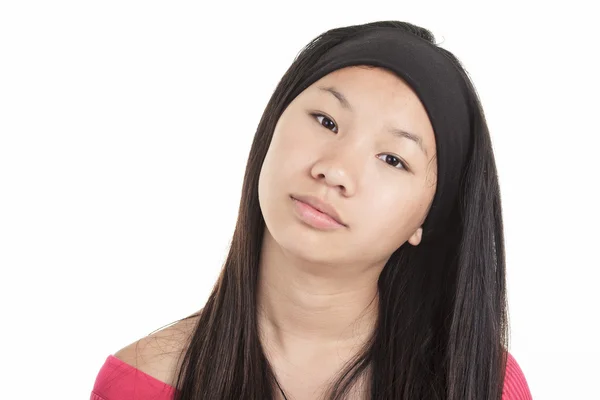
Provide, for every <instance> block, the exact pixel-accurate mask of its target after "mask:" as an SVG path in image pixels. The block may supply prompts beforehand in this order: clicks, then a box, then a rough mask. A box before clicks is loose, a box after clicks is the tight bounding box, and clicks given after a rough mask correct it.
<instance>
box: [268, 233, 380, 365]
mask: <svg viewBox="0 0 600 400" xmlns="http://www.w3.org/2000/svg"><path fill="white" fill-rule="evenodd" d="M381 268H383V265H381V266H365V265H331V264H324V263H315V262H312V261H307V260H303V259H300V258H298V257H295V256H293V255H290V254H289V253H286V252H285V251H284V250H283V249H282V248H281V247H279V245H278V244H277V243H276V242H275V240H274V239H273V238H272V236H271V235H270V233H269V232H268V230H267V229H265V236H264V239H263V247H262V252H261V262H260V275H259V282H258V294H257V296H258V297H257V305H258V323H259V328H260V331H261V334H262V335H263V337H264V338H266V340H267V341H268V342H269V346H275V347H277V348H278V350H279V351H282V352H283V353H286V354H290V355H291V353H293V352H294V348H295V349H296V350H297V351H305V350H306V349H307V348H310V349H313V350H317V349H320V350H325V349H330V348H331V349H334V348H337V349H339V348H346V347H352V348H354V349H355V350H356V346H357V345H359V346H360V345H361V344H363V343H364V342H365V341H366V340H368V339H369V338H370V337H371V335H372V332H373V329H374V326H375V323H376V321H377V315H378V314H377V313H378V295H377V279H378V277H379V273H380V272H381ZM298 349H300V350H298Z"/></svg>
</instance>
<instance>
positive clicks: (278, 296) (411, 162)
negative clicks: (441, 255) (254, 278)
mask: <svg viewBox="0 0 600 400" xmlns="http://www.w3.org/2000/svg"><path fill="white" fill-rule="evenodd" d="M327 88H329V89H333V90H335V91H336V92H337V93H336V94H333V93H332V92H331V91H329V90H326V89H327ZM339 94H341V95H342V96H343V97H344V98H345V100H346V101H347V103H348V104H346V106H344V105H343V103H344V101H340V99H339V98H338V97H339ZM336 95H337V96H336ZM391 127H394V128H397V129H400V130H404V131H408V132H410V133H412V134H413V135H415V136H417V137H418V138H419V141H420V142H421V146H420V145H418V144H417V143H416V142H415V141H413V140H410V139H407V138H405V137H399V135H394V134H392V133H390V131H389V129H390V128H391ZM399 160H402V161H404V162H405V163H406V167H405V166H403V165H402V163H400V162H399ZM436 174H437V163H436V160H435V136H434V132H433V127H432V126H431V123H430V121H429V118H428V117H427V113H426V111H425V108H424V107H423V105H422V104H421V102H420V100H419V99H418V97H417V95H416V94H415V93H414V91H413V90H412V89H411V88H410V87H409V86H408V85H407V84H406V83H405V82H404V81H403V80H401V79H400V78H399V77H397V76H396V75H395V74H393V73H391V72H389V71H387V70H384V69H380V68H367V67H360V66H359V67H349V68H344V69H340V70H337V71H334V72H332V73H330V74H328V75H326V76H324V77H323V78H321V79H320V80H319V81H317V82H315V83H314V84H313V85H311V86H310V87H309V88H307V89H306V90H305V91H304V92H302V93H301V94H300V95H299V96H298V97H297V98H295V99H294V100H293V101H292V103H291V104H290V105H289V106H288V108H287V109H286V110H285V111H284V113H283V114H282V115H281V117H280V119H279V121H278V123H277V126H276V128H275V131H274V136H273V140H272V142H271V144H270V147H269V150H268V153H267V156H266V159H265V162H264V164H263V167H262V170H261V175H260V180H259V188H258V189H259V199H260V206H261V210H262V213H263V216H264V219H265V223H266V229H265V235H264V238H263V247H262V256H261V265H260V279H259V291H258V298H257V299H258V305H259V315H258V323H259V328H260V331H261V340H262V342H263V345H264V347H265V351H266V353H267V357H268V358H269V360H270V362H271V363H272V364H273V367H274V369H275V373H276V376H277V379H278V381H279V383H280V384H281V385H282V387H283V388H284V390H285V391H286V394H288V398H289V397H290V396H291V397H293V398H295V399H315V398H318V396H320V395H322V390H323V389H324V387H325V385H326V383H327V382H328V380H329V379H331V378H333V377H334V375H335V374H336V373H337V372H339V371H340V369H341V368H342V367H343V364H344V363H345V362H347V361H348V360H350V358H351V357H352V356H354V355H355V354H356V353H357V352H358V351H359V350H360V346H362V345H363V344H364V343H365V341H366V340H367V339H368V338H369V336H370V334H371V333H372V330H373V326H374V323H375V320H376V316H377V306H378V303H377V301H378V299H377V279H378V277H379V274H380V272H381V270H382V269H383V267H384V266H385V263H386V261H387V260H388V259H389V257H390V256H391V254H392V253H393V252H394V251H395V250H396V249H397V248H398V247H400V246H401V245H402V244H404V243H405V242H407V241H408V242H409V243H410V245H413V246H417V245H418V244H419V243H420V241H421V239H422V227H421V226H422V224H423V222H424V220H425V217H426V216H427V212H428V211H429V208H430V206H431V202H432V200H433V197H434V194H435V183H436ZM290 195H311V196H315V197H317V198H319V199H321V200H323V201H326V202H327V203H329V204H330V205H332V206H333V207H334V208H335V209H336V210H337V212H338V214H339V215H340V217H341V219H342V221H343V222H344V223H345V225H346V226H344V227H342V228H340V229H335V230H328V231H324V230H319V229H315V228H313V227H311V226H309V225H306V224H305V223H304V222H302V221H301V220H300V218H299V217H298V215H297V214H296V212H295V204H294V201H293V200H292V199H291V198H290ZM360 397H361V395H357V398H360Z"/></svg>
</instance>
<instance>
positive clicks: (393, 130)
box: [319, 86, 429, 157]
mask: <svg viewBox="0 0 600 400" xmlns="http://www.w3.org/2000/svg"><path fill="white" fill-rule="evenodd" d="M319 90H322V91H324V92H327V93H331V94H332V95H333V96H335V98H336V99H338V100H339V102H340V104H341V105H342V107H343V108H345V109H347V110H350V111H352V106H351V105H350V102H349V101H348V99H347V98H346V96H344V95H343V94H342V93H340V92H339V91H338V90H336V89H335V88H334V87H331V86H327V87H324V86H319ZM388 132H390V133H391V134H392V135H394V136H395V137H399V138H404V139H409V140H412V141H413V142H415V143H416V144H417V145H418V146H419V148H420V149H421V151H422V152H423V153H425V155H426V156H428V157H429V154H427V150H426V149H425V146H424V145H423V139H421V137H420V136H419V135H416V134H414V133H410V132H407V131H405V130H402V129H398V128H389V130H388Z"/></svg>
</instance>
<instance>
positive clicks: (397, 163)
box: [377, 154, 408, 169]
mask: <svg viewBox="0 0 600 400" xmlns="http://www.w3.org/2000/svg"><path fill="white" fill-rule="evenodd" d="M377 158H379V159H380V160H381V161H384V162H385V163H386V164H389V165H391V166H392V167H394V168H398V169H408V168H407V167H406V163H405V162H404V161H402V160H401V159H400V158H399V157H396V156H394V155H392V154H380V155H378V156H377Z"/></svg>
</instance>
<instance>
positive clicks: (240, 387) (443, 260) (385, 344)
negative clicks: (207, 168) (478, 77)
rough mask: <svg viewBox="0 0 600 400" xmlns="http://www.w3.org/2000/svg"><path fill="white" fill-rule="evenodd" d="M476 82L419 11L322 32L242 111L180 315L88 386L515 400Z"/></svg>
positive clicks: (218, 393) (520, 386)
mask: <svg viewBox="0 0 600 400" xmlns="http://www.w3.org/2000/svg"><path fill="white" fill-rule="evenodd" d="M507 331H508V326H507V311H506V288H505V259H504V239H503V226H502V214H501V204H500V193H499V188H498V179H497V173H496V166H495V161H494V155H493V152H492V145H491V141H490V136H489V132H488V128H487V126H486V121H485V117H484V113H483V111H482V109H481V105H480V102H479V99H478V97H477V94H476V91H475V89H474V87H473V85H472V84H471V82H470V80H469V78H468V76H467V74H466V73H465V71H464V69H463V68H462V66H461V65H460V63H459V61H458V60H457V59H456V58H455V57H454V56H453V55H452V54H451V53H450V52H448V51H447V50H444V49H442V48H440V47H438V46H437V45H436V44H435V41H434V38H433V35H432V34H431V33H430V32H429V31H428V30H426V29H423V28H421V27H418V26H415V25H412V24H409V23H405V22H395V21H384V22H375V23H369V24H364V25H358V26H349V27H343V28H338V29H333V30H330V31H328V32H325V33H324V34H322V35H320V36H318V37H317V38H316V39H314V40H313V41H312V42H311V43H309V44H308V45H307V46H306V47H305V48H304V50H303V51H302V52H301V53H300V54H299V55H298V57H297V58H296V60H295V61H294V62H293V64H292V65H291V67H290V68H289V70H288V71H287V72H286V73H285V75H284V76H283V78H282V79H281V81H280V83H279V85H278V86H277V88H276V89H275V92H274V93H273V96H272V97H271V100H270V101H269V103H268V105H267V107H266V109H265V112H264V115H263V117H262V119H261V121H260V123H259V126H258V129H257V131H256V135H255V138H254V142H253V144H252V148H251V150H250V155H249V159H248V164H247V168H246V174H245V178H244V183H243V192H242V198H241V202H240V209H239V216H238V221H237V225H236V229H235V233H234V236H233V240H232V244H231V248H230V251H229V255H228V257H227V260H226V262H225V265H224V268H223V271H222V273H221V275H220V278H219V280H218V282H217V283H216V285H215V287H214V289H213V292H212V294H211V295H210V298H209V300H208V301H207V303H206V304H205V305H204V307H203V308H202V309H201V310H200V311H199V312H198V313H196V314H194V315H192V316H190V317H187V318H185V319H183V320H180V321H179V322H177V323H176V324H175V325H172V326H170V327H168V328H165V329H163V330H161V331H159V332H157V333H154V334H152V335H150V336H148V337H145V338H143V339H141V340H139V341H137V342H135V343H133V344H131V345H129V346H127V347H125V348H124V349H122V350H120V351H119V352H117V353H116V354H115V355H114V356H112V355H111V356H109V357H108V359H107V361H106V363H105V364H104V366H103V367H102V369H101V371H100V373H99V374H98V377H97V379H96V384H95V386H94V391H93V393H92V397H91V398H92V399H94V400H120V399H132V398H139V399H142V398H143V399H151V398H152V399H164V400H167V399H180V400H192V399H193V400H200V399H204V400H207V399H210V400H231V399H236V400H237V399H240V400H241V399H254V400H264V399H290V400H291V399H297V400H309V399H310V400H314V399H336V400H341V399H369V400H383V399H386V400H387V399H411V400H414V399H452V400H465V399H472V400H482V399H500V398H503V399H529V398H531V396H530V393H529V390H528V387H527V383H526V381H525V378H524V376H523V374H522V372H521V370H520V368H519V366H518V365H517V363H516V362H515V360H514V358H512V356H511V355H510V354H509V353H508V351H507V346H508V335H507Z"/></svg>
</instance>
